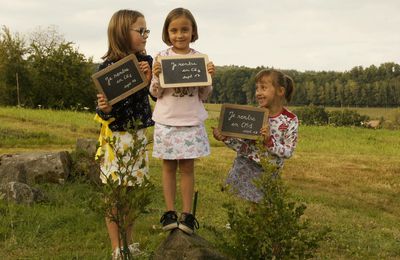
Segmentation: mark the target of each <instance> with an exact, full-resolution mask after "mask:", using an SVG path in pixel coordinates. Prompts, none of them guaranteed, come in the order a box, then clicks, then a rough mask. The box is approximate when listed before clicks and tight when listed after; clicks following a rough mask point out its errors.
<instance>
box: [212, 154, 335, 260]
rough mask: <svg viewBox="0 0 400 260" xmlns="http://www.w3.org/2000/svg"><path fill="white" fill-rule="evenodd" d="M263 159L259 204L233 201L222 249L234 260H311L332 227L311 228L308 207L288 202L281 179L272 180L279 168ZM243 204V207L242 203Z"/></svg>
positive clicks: (219, 235) (221, 238)
mask: <svg viewBox="0 0 400 260" xmlns="http://www.w3.org/2000/svg"><path fill="white" fill-rule="evenodd" d="M268 160H269V158H263V159H262V161H261V165H262V166H263V168H264V171H265V174H263V175H262V177H261V178H260V179H258V180H256V181H255V183H256V185H257V186H258V188H259V189H260V190H261V192H262V194H263V198H262V200H261V201H260V202H258V203H253V202H248V201H243V200H241V201H238V200H237V199H236V200H232V201H231V202H230V203H227V204H225V205H224V207H225V208H226V209H227V211H228V219H229V229H228V230H229V231H228V232H226V231H225V232H219V231H218V230H217V229H216V228H212V227H211V228H210V227H208V228H209V230H211V231H212V232H213V233H214V234H216V235H217V238H218V242H219V243H221V245H220V247H221V248H224V249H225V251H226V253H227V254H229V255H231V256H232V257H233V258H235V259H293V258H294V259H307V258H312V257H313V256H314V254H315V251H316V249H317V248H318V247H319V242H320V241H322V240H323V239H324V238H325V237H326V236H327V234H328V232H329V228H327V227H323V228H319V229H317V228H312V227H311V223H310V222H309V220H307V219H305V218H304V216H303V214H304V211H305V210H306V206H305V205H304V204H302V203H297V202H292V201H289V194H288V192H287V189H286V187H285V186H284V184H283V182H282V180H281V179H280V178H279V177H272V176H273V173H275V172H276V170H277V168H276V166H273V165H272V164H270V163H269V161H268ZM243 203H244V204H243Z"/></svg>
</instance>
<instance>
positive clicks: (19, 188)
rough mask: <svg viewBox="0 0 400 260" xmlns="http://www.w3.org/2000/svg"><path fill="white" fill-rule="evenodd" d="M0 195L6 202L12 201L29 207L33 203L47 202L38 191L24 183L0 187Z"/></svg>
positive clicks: (10, 183)
mask: <svg viewBox="0 0 400 260" xmlns="http://www.w3.org/2000/svg"><path fill="white" fill-rule="evenodd" d="M0 193H1V194H2V196H4V199H6V200H7V201H13V202H15V203H18V204H28V205H31V204H32V203H34V202H42V201H46V200H47V198H46V196H45V195H44V194H43V192H42V191H40V190H39V189H36V188H31V187H29V186H28V185H27V184H25V183H20V182H14V181H13V182H9V183H7V184H2V185H0Z"/></svg>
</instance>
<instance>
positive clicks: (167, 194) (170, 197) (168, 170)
mask: <svg viewBox="0 0 400 260" xmlns="http://www.w3.org/2000/svg"><path fill="white" fill-rule="evenodd" d="M177 166H178V161H177V160H163V167H162V171H163V176H162V177H163V178H162V180H163V191H164V200H165V204H166V207H167V211H170V210H173V211H174V210H175V194H176V169H177Z"/></svg>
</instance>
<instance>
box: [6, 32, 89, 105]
mask: <svg viewBox="0 0 400 260" xmlns="http://www.w3.org/2000/svg"><path fill="white" fill-rule="evenodd" d="M92 73H93V62H92V59H91V58H90V59H86V58H85V56H84V55H83V54H81V53H79V51H78V50H77V49H76V48H75V47H74V46H73V43H71V42H66V41H65V40H64V39H63V36H61V35H60V34H58V32H57V31H56V30H55V29H54V28H51V27H50V28H47V29H46V30H37V31H36V32H33V33H32V34H31V35H30V40H29V43H28V44H26V42H25V39H24V38H23V37H21V36H19V35H18V34H15V35H12V33H11V32H10V30H9V29H8V28H7V27H3V31H2V32H0V104H1V105H17V88H16V86H17V75H18V83H19V84H18V85H19V94H20V104H21V106H26V107H39V108H57V109H59V108H61V109H73V110H75V109H76V108H82V109H83V108H84V107H87V109H94V107H95V103H94V102H93V100H95V94H96V90H95V88H94V87H93V84H92V82H91V80H90V75H91V74H92Z"/></svg>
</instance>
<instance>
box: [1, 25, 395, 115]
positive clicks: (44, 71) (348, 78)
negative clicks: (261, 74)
mask: <svg viewBox="0 0 400 260" xmlns="http://www.w3.org/2000/svg"><path fill="white" fill-rule="evenodd" d="M97 67H98V64H94V63H93V61H92V58H86V57H85V56H84V55H83V54H82V53H80V52H79V50H78V49H77V48H76V47H75V46H74V44H73V43H72V42H68V41H66V40H65V39H64V37H63V36H62V35H60V34H59V33H58V32H57V30H56V29H54V28H52V27H49V28H47V29H45V30H42V29H40V30H37V31H35V32H33V33H31V34H30V35H29V37H28V40H27V39H26V37H23V36H21V35H19V34H18V33H14V34H13V33H11V31H10V30H9V29H8V28H7V27H5V26H3V27H2V30H1V31H0V105H3V106H15V105H20V106H25V107H33V108H37V107H45V108H55V109H80V108H83V107H86V108H87V109H90V110H92V109H94V107H95V105H96V103H95V100H96V89H95V87H94V85H93V83H92V81H91V77H90V76H91V75H92V74H93V73H94V72H95V71H97ZM264 68H265V67H257V68H248V67H244V66H218V67H217V70H216V74H215V77H214V78H213V85H214V91H213V93H212V96H211V97H210V99H209V102H212V103H235V104H255V103H256V100H255V80H254V78H255V75H256V74H257V72H258V71H260V70H261V69H264ZM283 72H284V73H286V74H288V75H289V76H291V77H292V78H293V80H294V82H295V92H294V96H293V99H292V102H291V105H296V106H304V105H310V104H313V105H317V106H333V107H398V106H400V65H399V64H396V63H393V62H388V63H383V64H381V65H380V66H379V67H377V66H375V65H371V66H369V67H366V68H363V67H361V66H358V67H354V68H352V69H351V70H350V71H345V72H334V71H320V72H316V71H305V72H299V71H296V70H283Z"/></svg>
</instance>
